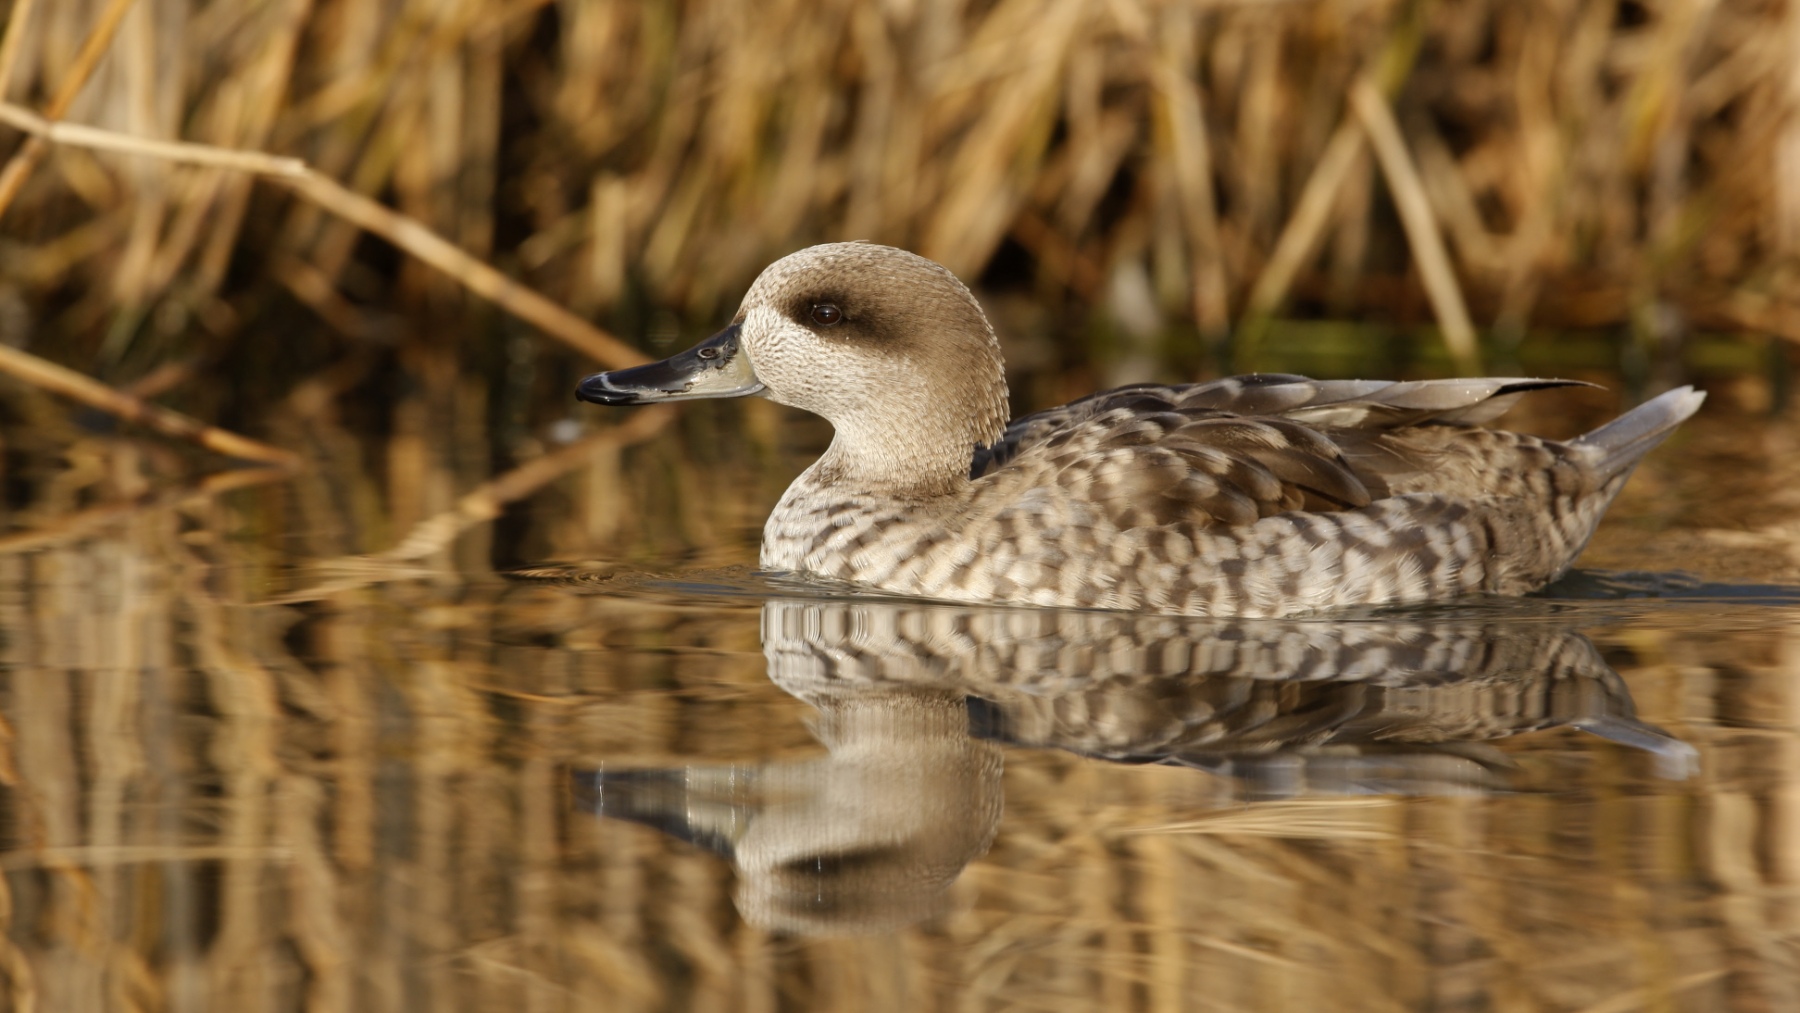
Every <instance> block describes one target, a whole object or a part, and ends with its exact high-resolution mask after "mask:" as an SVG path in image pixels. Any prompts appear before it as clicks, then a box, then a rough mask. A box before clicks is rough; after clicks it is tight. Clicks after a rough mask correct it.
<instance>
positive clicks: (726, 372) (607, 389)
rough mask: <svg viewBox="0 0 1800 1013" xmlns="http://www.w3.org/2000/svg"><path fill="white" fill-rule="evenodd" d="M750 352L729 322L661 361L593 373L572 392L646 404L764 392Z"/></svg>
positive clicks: (590, 397) (614, 402)
mask: <svg viewBox="0 0 1800 1013" xmlns="http://www.w3.org/2000/svg"><path fill="white" fill-rule="evenodd" d="M762 389H763V385H762V381H761V380H758V379H757V378H756V370H754V369H751V368H750V357H749V356H748V355H745V354H744V349H743V346H742V345H741V344H740V343H739V341H738V325H737V324H732V325H731V326H730V327H727V328H725V329H724V330H722V331H720V332H719V333H717V334H715V335H713V336H712V337H710V338H707V339H706V340H705V341H702V342H701V343H700V344H698V345H695V346H694V347H692V348H690V349H688V350H687V351H685V352H682V353H681V354H679V355H673V356H670V357H669V358H667V359H664V360H663V361H661V362H652V363H650V364H649V365H647V366H633V367H632V368H630V369H615V370H613V371H612V372H610V373H595V374H594V375H593V376H590V377H588V378H586V379H585V380H582V381H581V383H580V384H579V385H578V386H576V388H575V398H576V399H577V400H579V401H592V402H593V403H595V404H612V405H621V404H650V403H651V402H654V401H692V400H697V399H699V398H703V397H744V396H745V395H748V394H759V393H761V392H762Z"/></svg>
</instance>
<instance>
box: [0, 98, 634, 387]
mask: <svg viewBox="0 0 1800 1013" xmlns="http://www.w3.org/2000/svg"><path fill="white" fill-rule="evenodd" d="M0 122H5V123H7V124H9V125H11V126H13V127H17V128H18V129H20V130H23V131H25V132H27V133H29V134H31V135H33V137H34V139H40V140H44V141H46V142H52V141H53V142H57V143H63V144H72V145H78V146H80V147H84V148H92V149H94V150H97V151H115V152H126V153H131V154H139V155H150V156H153V157H156V158H162V159H166V160H168V161H172V162H182V163H187V164H192V165H207V166H214V167H217V168H222V169H236V170H239V171H242V172H250V173H255V174H257V175H260V176H265V177H268V178H270V179H272V180H274V181H275V182H279V183H282V184H284V185H286V186H288V187H289V188H290V189H292V190H294V191H295V192H296V193H298V194H300V195H301V196H303V197H305V198H307V199H308V200H310V201H312V202H313V203H315V204H317V205H319V206H320V207H322V208H324V209H325V210H327V211H330V212H331V213H333V214H335V215H337V216H339V217H341V218H343V219H345V220H346V221H349V222H352V223H354V224H356V225H358V226H360V227H362V228H364V229H367V230H368V231H370V232H373V233H375V234H376V235H378V236H381V237H382V238H383V239H386V240H387V241H388V242H391V243H393V244H394V245H395V246H398V247H399V248H401V249H403V250H405V251H406V252H408V253H410V254H412V255H413V256H415V257H417V258H419V259H420V260H422V261H424V262H425V263H427V264H430V265H431V266H433V267H435V268H437V269H438V270H440V271H443V272H444V273H445V274H448V275H450V276H451V277H452V278H455V279H456V280H457V281H460V282H462V283H463V285H465V286H466V287H468V289H469V290H470V291H472V292H474V293H476V294H477V295H481V296H484V297H486V298H487V299H489V300H491V301H493V302H494V303H495V304H496V305H498V306H500V307H501V308H502V309H505V310H507V311H509V312H511V313H512V314H513V315H515V316H517V317H519V318H521V319H523V320H525V321H527V322H529V323H531V324H534V325H536V326H537V327H538V328H539V329H541V330H542V331H544V333H546V334H548V335H550V336H551V337H554V338H556V339H557V340H559V341H561V342H563V343H564V344H566V345H568V346H570V347H571V348H574V349H575V350H576V351H579V352H582V353H584V354H586V355H588V356H589V357H591V358H593V359H594V360H595V361H596V362H599V363H600V364H602V365H605V366H608V367H611V368H613V369H620V368H623V367H626V366H636V365H641V364H642V363H645V362H648V361H650V360H649V359H648V358H647V357H645V356H644V355H643V353H641V352H639V351H637V350H636V349H634V348H632V347H631V346H630V345H627V344H625V343H624V342H622V341H620V340H619V339H618V338H615V337H613V336H612V335H610V334H608V333H606V332H605V331H603V330H601V329H600V328H598V327H595V326H594V325H593V324H590V323H588V322H587V321H585V320H583V319H581V318H580V317H578V316H576V315H575V314H573V313H570V312H569V311H568V310H565V309H563V308H562V307H561V306H558V305H557V304H555V303H553V302H551V301H550V300H549V299H546V298H544V297H543V296H541V295H539V294H538V293H536V292H534V291H532V290H531V289H529V288H526V287H525V286H523V285H520V284H518V283H517V282H515V281H513V280H512V279H511V278H508V277H507V276H506V275H504V274H502V273H500V272H499V271H497V270H495V269H494V268H492V267H490V266H488V265H487V264H485V263H483V262H482V261H480V260H478V259H476V258H475V257H473V256H470V255H469V254H468V253H465V252H463V251H462V250H461V249H459V248H457V247H456V246H455V245H454V244H452V243H451V242H450V241H449V240H446V239H445V238H443V237H442V236H440V235H438V234H437V233H436V232H433V231H432V230H431V229H429V228H427V227H426V226H425V225H423V224H422V223H420V222H419V221H418V220H417V219H414V218H412V217H409V216H407V215H403V214H401V213H399V212H397V211H394V210H392V209H390V208H387V207H384V206H383V205H382V204H380V203H379V202H377V201H374V200H370V199H369V198H367V197H364V196H363V195H361V194H359V193H355V192H353V191H351V190H350V189H348V188H346V187H345V186H343V185H342V184H340V183H338V182H336V181H335V180H331V179H328V178H326V177H325V176H322V175H320V174H319V173H317V172H315V171H313V170H312V169H310V168H308V167H307V165H306V163H305V162H303V161H301V160H300V159H297V158H284V157H281V156H278V155H270V154H267V153H265V152H260V151H237V150H232V149H227V148H219V147H215V146H213V145H209V144H194V143H191V142H188V141H158V140H153V139H150V138H141V137H132V136H130V135H128V134H121V133H118V132H116V131H111V130H101V129H99V128H97V127H90V126H85V125H81V124H73V123H54V122H50V121H49V120H46V119H45V118H43V117H40V116H37V115H35V114H33V113H31V112H30V111H29V110H26V109H22V108H20V107H19V106H16V105H12V104H10V103H0ZM3 210H4V208H0V211H3Z"/></svg>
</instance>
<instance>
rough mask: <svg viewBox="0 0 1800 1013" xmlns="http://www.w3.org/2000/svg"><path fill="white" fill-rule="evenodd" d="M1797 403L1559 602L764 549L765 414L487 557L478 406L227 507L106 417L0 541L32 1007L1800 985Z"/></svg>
mask: <svg viewBox="0 0 1800 1013" xmlns="http://www.w3.org/2000/svg"><path fill="white" fill-rule="evenodd" d="M1765 401H1766V398H1765V397H1763V396H1762V395H1761V394H1759V393H1758V389H1756V388H1754V385H1746V386H1744V387H1743V389H1741V390H1740V389H1738V388H1736V387H1733V386H1732V385H1730V384H1725V383H1721V384H1720V385H1719V389H1717V390H1716V391H1715V394H1714V400H1713V401H1712V402H1711V403H1709V405H1708V411H1707V413H1706V414H1704V415H1703V416H1702V417H1701V418H1700V419H1698V420H1696V424H1694V425H1693V426H1691V427H1690V429H1689V430H1688V431H1686V432H1684V433H1683V434H1681V435H1680V436H1679V437H1678V439H1677V441H1676V442H1674V443H1672V444H1671V445H1669V446H1667V447H1665V448H1664V449H1663V450H1661V451H1659V452H1658V453H1657V454H1656V455H1655V456H1654V457H1653V459H1652V462H1651V464H1650V465H1649V466H1647V467H1646V468H1645V469H1644V471H1643V472H1642V473H1640V475H1639V476H1638V477H1637V478H1636V479H1635V480H1634V482H1633V485H1632V486H1631V487H1630V489H1629V490H1628V492H1627V494H1626V496H1625V497H1624V499H1623V500H1622V501H1621V503H1620V504H1619V506H1618V507H1617V508H1616V510H1615V514H1614V516H1613V517H1612V518H1611V519H1610V520H1609V522H1608V525H1607V527H1606V528H1605V529H1604V531H1603V533H1602V535H1601V537H1600V538H1599V539H1598V540H1597V541H1596V544H1595V545H1594V547H1593V548H1592V550H1591V551H1590V553H1589V555H1588V557H1586V559H1585V560H1584V564H1583V567H1584V568H1583V570H1582V571H1581V572H1579V573H1577V574H1576V575H1574V576H1573V577H1572V578H1571V579H1569V580H1567V581H1565V582H1564V583H1563V584H1561V585H1559V586H1558V587H1556V588H1553V589H1551V591H1550V592H1549V593H1547V594H1546V595H1544V596H1542V597H1538V598H1534V599H1529V600H1524V601H1492V602H1476V603H1470V604H1468V605H1465V606H1459V607H1457V608H1453V609H1438V610H1421V611H1409V612H1405V613H1399V614H1387V615H1377V616H1368V617H1362V618H1359V619H1356V620H1339V621H1323V620H1315V621H1297V622H1256V623H1232V622H1221V621H1201V620H1181V619H1169V618H1161V617H1143V616H1131V615H1119V614H1105V613H1080V612H1057V611H1047V610H1022V609H961V608H951V607H945V606H937V605H929V604H922V603H916V602H907V601H903V600H889V599H880V598H858V597H852V596H845V595H841V594H833V593H828V592H824V591H820V590H818V589H812V588H808V587H805V586H803V585H798V584H794V583H791V582H780V581H771V580H768V579H766V578H763V577H761V576H758V575H756V574H755V573H753V572H752V571H751V570H750V569H749V566H748V564H749V562H750V561H751V560H752V559H753V557H754V544H755V528H756V526H757V525H758V524H759V523H760V519H761V516H762V513H763V511H765V510H766V509H767V507H768V505H769V503H770V502H772V501H773V498H774V497H775V496H776V495H778V494H779V492H780V489H781V487H782V485H783V484H784V483H785V482H786V480H787V478H789V477H790V476H791V475H792V474H793V473H794V472H795V470H797V467H798V465H799V463H800V462H802V461H803V460H804V456H805V454H806V452H807V451H808V449H809V448H811V447H814V446H816V445H817V443H818V440H819V438H820V435H821V434H820V432H819V430H818V428H817V427H816V426H811V425H809V424H807V423H805V422H803V421H796V420H793V419H789V418H787V417H786V416H785V415H782V414H781V413H779V412H776V411H774V410H772V409H771V408H770V407H769V406H766V405H748V406H730V407H714V406H706V405H701V406H696V407H695V410H693V411H691V412H688V413H687V414H685V415H684V416H683V417H682V419H681V421H680V424H679V427H678V428H674V429H670V430H667V431H665V432H663V433H661V434H659V435H657V436H655V437H653V438H652V439H650V440H649V441H648V442H645V443H643V444H641V445H638V446H635V447H631V448H627V449H622V450H620V449H608V448H602V449H601V450H600V451H599V452H597V455H596V456H594V457H593V458H592V463H591V464H584V466H583V467H581V468H579V469H577V470H575V471H572V472H570V473H568V474H566V475H564V476H563V477H561V478H558V479H556V480H555V481H554V482H552V483H551V484H550V485H548V486H547V487H545V488H544V489H543V490H541V491H539V492H538V493H537V494H536V495H534V496H532V497H531V498H529V499H527V500H524V501H521V503H519V504H518V505H516V506H515V507H514V508H512V509H511V510H510V511H508V512H507V513H506V514H505V516H504V517H502V518H501V520H500V521H499V522H498V523H495V524H480V523H476V520H477V519H478V518H477V517H476V514H478V513H479V511H477V510H475V508H473V507H468V509H467V510H466V511H465V513H466V514H467V516H468V517H469V520H468V523H467V524H466V525H465V526H466V527H467V528H468V530H467V531H466V532H465V533H464V534H463V535H462V536H461V537H460V538H459V539H457V540H456V541H454V542H450V541H448V540H447V536H446V537H441V538H438V539H437V540H436V541H433V540H432V537H431V535H432V532H433V531H439V533H440V534H442V533H444V532H447V531H449V530H452V529H453V528H454V526H455V522H454V520H453V519H452V520H450V521H444V520H443V517H445V516H450V515H443V514H441V512H442V511H446V510H453V509H455V507H456V503H457V497H458V496H460V495H462V494H463V493H464V492H467V491H468V490H470V489H471V488H474V487H476V486H477V485H478V484H479V483H480V482H481V481H483V480H484V479H486V478H488V477H490V476H489V475H488V473H487V472H486V471H485V468H486V463H485V460H486V459H485V456H484V455H483V454H482V453H479V452H478V450H477V449H471V447H476V448H478V447H479V445H480V444H479V441H480V440H481V439H482V438H483V437H482V434H481V432H480V431H479V427H476V431H475V432H474V433H473V435H471V434H470V433H468V432H466V431H463V430H459V429H458V428H457V426H456V425H449V424H442V423H443V421H444V418H449V417H452V416H451V414H449V413H451V408H453V407H455V403H454V398H450V399H449V400H447V401H444V402H441V403H437V404H435V405H434V404H433V403H429V402H421V404H420V405H419V406H417V410H416V411H415V412H414V413H413V414H412V415H408V414H407V413H406V412H407V410H408V409H406V406H402V408H401V410H400V411H398V412H397V413H396V418H398V419H400V420H401V421H400V423H397V424H396V427H395V431H394V432H392V433H389V434H386V436H385V438H384V441H383V442H382V443H379V444H376V443H373V442H371V441H370V440H369V439H368V438H367V437H366V436H364V435H362V434H358V433H356V432H354V431H352V430H351V429H350V428H348V427H347V424H346V423H342V422H340V421H338V420H336V419H335V418H334V417H332V416H331V415H330V413H326V412H318V411H313V412H310V413H309V412H307V411H303V410H301V409H300V408H298V407H295V408H292V410H291V411H290V412H289V414H287V415H284V416H283V417H282V421H281V423H280V425H279V426H278V427H277V432H276V435H277V437H278V438H280V439H282V440H283V441H284V442H287V443H288V444H289V445H294V446H304V447H306V448H308V452H309V453H310V454H312V455H313V457H314V460H315V462H316V464H315V467H314V468H313V469H312V470H311V471H309V472H308V473H307V474H306V475H304V476H301V477H300V478H297V479H290V480H282V481H258V480H257V478H256V477H255V476H247V477H246V476H239V477H238V478H236V479H233V480H232V483H235V484H241V485H242V486H243V487H242V488H237V489H229V488H224V487H223V486H222V485H220V483H219V480H216V479H215V480H213V484H210V485H208V484H204V480H203V479H202V478H201V477H200V476H198V475H186V476H185V477H182V478H180V480H166V478H167V475H168V474H169V473H170V471H171V469H173V470H176V471H179V469H178V468H176V466H175V465H173V464H169V463H167V462H165V461H164V460H163V459H162V458H163V457H166V456H167V455H168V450H167V448H166V447H161V446H159V445H158V444H156V443H154V441H150V440H142V441H139V440H136V439H133V438H130V437H121V436H118V435H92V434H90V435H88V436H84V437H82V440H81V442H79V443H78V444H76V445H75V449H73V450H71V451H69V452H68V453H67V455H66V458H64V459H63V460H61V461H60V462H59V463H58V464H57V466H56V467H55V468H46V470H45V471H44V473H43V474H42V475H39V476H37V477H32V476H26V478H30V479H31V480H32V481H35V482H37V484H36V485H35V486H33V488H34V489H35V490H36V491H35V493H34V495H35V497H36V499H34V505H33V506H32V507H31V508H30V509H28V510H26V511H24V512H22V513H21V514H19V515H18V516H16V517H15V518H14V527H13V532H12V533H11V534H9V535H7V536H5V538H4V539H0V644H3V650H4V668H3V669H0V716H3V717H4V724H3V725H0V786H3V793H0V799H3V801H4V805H3V808H0V869H3V871H4V877H3V880H0V882H3V884H4V894H3V895H0V921H3V922H4V924H5V932H4V933H3V934H0V979H3V980H4V982H5V986H4V995H5V997H6V1002H7V1008H11V1009H21V1010H24V1009H39V1010H127V1009H130V1010H139V1009H142V1010H162V1009H169V1010H233V1011H236V1010H253V1011H260V1010H313V1011H337V1010H380V1011H386V1010H408V1011H411V1010H440V1009H441V1010H477V1009H482V1010H485V1009H505V1010H575V1009H581V1010H606V1011H637V1010H645V1011H648V1010H674V1009H680V1010H685V1009H697V1010H715V1009H718V1010H746V1011H761V1010H786V1009H835V1010H847V1011H853V1010H918V1009H955V1010H964V1009H967V1010H1000V1009H1008V1010H1011V1009H1019V1010H1036V1009H1050V1010H1077V1009H1108V1010H1112V1009H1118V1010H1156V1011H1162V1010H1170V1011H1173V1010H1293V1009H1346V1010H1559V1011H1560V1010H1568V1011H1585V1013H1622V1011H1630V1010H1640V1009H1641V1010H1790V1009H1800V973H1797V972H1800V968H1797V966H1796V965H1797V964H1800V952H1797V949H1796V943H1797V941H1800V898H1797V897H1796V896H1795V886H1796V883H1800V739H1797V738H1796V730H1797V726H1800V682H1797V680H1800V526H1797V524H1796V521H1795V518H1796V517H1797V516H1800V513H1796V511H1795V506H1796V502H1795V500H1796V497H1800V468H1797V467H1796V465H1795V462H1796V461H1800V455H1796V453H1795V452H1794V451H1795V449H1796V445H1797V444H1800V425H1796V424H1795V422H1794V420H1793V419H1791V418H1779V417H1777V418H1771V417H1770V416H1769V415H1768V412H1767V408H1766V404H1765ZM1612 408H1613V403H1612V402H1610V401H1608V400H1606V397H1605V396H1604V395H1599V394H1595V395H1593V396H1592V398H1590V400H1587V401H1582V400H1580V398H1577V399H1576V400H1575V401H1574V402H1572V403H1569V404H1567V405H1565V406H1562V407H1558V406H1557V405H1555V404H1553V405H1551V406H1549V407H1545V408H1540V409H1539V414H1537V415H1534V416H1530V417H1527V418H1524V419H1521V420H1519V425H1520V427H1521V428H1535V429H1537V430H1539V431H1546V432H1552V433H1557V432H1561V433H1567V432H1571V431H1574V430H1576V429H1579V428H1581V427H1582V426H1584V425H1587V424H1589V423H1591V422H1592V421H1594V420H1595V419H1597V418H1598V417H1600V416H1602V415H1604V414H1606V413H1608V412H1610V411H1611V410H1612ZM434 412H437V413H440V415H441V416H442V417H440V416H439V415H434V414H433V413H434ZM408 419H410V420H411V421H410V422H409V421H407V420H408ZM608 421H611V417H609V418H608ZM465 428H466V427H465ZM530 438H539V439H541V438H542V437H530ZM19 440H28V437H27V436H19V437H17V438H16V439H15V440H14V442H13V443H12V444H11V445H12V446H14V447H15V449H16V448H17V447H18V446H19V445H20V444H19V442H18V441H19ZM26 449H27V450H29V449H30V448H29V446H27V447H26ZM553 449H554V447H553V445H552V444H551V443H550V442H549V441H547V440H546V442H545V443H544V446H543V450H545V451H550V450H553ZM159 455H160V456H159ZM190 467H191V466H190ZM71 476H72V477H71ZM370 476H376V477H370ZM15 479H16V480H19V481H23V480H25V479H23V478H19V477H18V476H15ZM232 483H227V484H232ZM120 504H123V505H120ZM465 506H467V505H466V504H465ZM433 517H439V521H433V520H432V518H433ZM421 522H423V523H425V525H426V527H425V528H420V527H418V526H417V525H419V524H420V523H421ZM433 523H439V524H440V525H442V524H449V525H451V527H448V528H444V527H441V526H440V528H439V529H433V528H431V527H430V525H431V524H433ZM409 532H410V533H411V535H412V536H414V537H424V538H425V543H424V544H425V545H426V551H416V552H411V553H403V554H402V555H406V556H408V557H409V558H405V559H401V558H398V557H396V556H393V555H390V556H386V557H382V556H371V555H370V553H375V552H379V551H381V550H384V549H387V548H389V547H391V546H393V545H395V544H401V543H403V542H404V541H405V539H406V538H407V537H408V536H409ZM421 532H424V534H423V535H421V534H420V533H421ZM414 544H415V545H417V544H420V543H414ZM496 557H498V558H514V559H521V560H524V559H549V560H557V561H560V562H557V563H554V564H550V565H543V566H537V567H533V568H531V569H530V570H529V571H527V572H525V573H521V574H513V575H502V574H496V573H494V572H492V571H491V570H489V569H488V568H487V567H486V566H485V565H484V562H485V561H486V560H488V559H491V558H496Z"/></svg>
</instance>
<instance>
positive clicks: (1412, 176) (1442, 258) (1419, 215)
mask: <svg viewBox="0 0 1800 1013" xmlns="http://www.w3.org/2000/svg"><path fill="white" fill-rule="evenodd" d="M1350 105H1351V108H1353V109H1354V110H1355V111H1356V118H1357V120H1358V122H1360V123H1361V124H1362V127H1363V130H1365V131H1366V132H1367V133H1368V136H1369V143H1370V145H1371V146H1373V147H1374V149H1375V160H1376V161H1377V162H1379V163H1380V164H1381V172H1382V175H1384V176H1385V177H1387V181H1388V192H1390V193H1392V194H1393V195H1394V205H1395V207H1396V208H1398V209H1399V212H1400V223H1401V225H1402V227H1404V228H1405V230H1406V238H1407V240H1408V241H1409V242H1410V243H1411V244H1412V251H1413V258H1414V260H1415V261H1416V262H1417V263H1418V265H1419V276H1420V277H1421V278H1422V279H1423V280H1424V282H1425V293H1426V295H1427V296H1428V297H1429V298H1430V299H1431V308H1432V310H1433V311H1434V312H1435V313H1436V314H1437V318H1438V326H1439V327H1440V328H1442V329H1443V332H1444V343H1445V344H1447V345H1448V346H1449V347H1450V358H1451V359H1452V360H1453V361H1454V362H1455V363H1456V366H1457V368H1458V369H1461V370H1462V371H1464V372H1465V373H1469V374H1479V373H1480V372H1481V358H1480V354H1479V352H1478V350H1477V348H1476V342H1475V325H1474V324H1472V323H1470V321H1469V309H1468V306H1467V305H1466V304H1465V303H1464V302H1463V297H1462V289H1461V287H1459V286H1458V285H1457V283H1456V272H1455V270H1454V269H1453V268H1451V266H1450V255H1449V253H1448V252H1446V251H1445V249H1444V237H1443V235H1442V234H1441V233H1440V232H1439V231H1438V226H1437V218H1436V216H1435V215H1433V214H1432V211H1431V202H1430V201H1429V200H1428V199H1426V196H1425V186H1424V184H1423V183H1421V182H1420V181H1419V171H1418V169H1416V168H1415V167H1414V166H1413V160H1412V156H1411V155H1409V154H1408V153H1407V150H1406V140H1405V138H1403V137H1402V136H1401V135H1400V125H1399V124H1398V123H1396V122H1394V111H1393V109H1391V108H1389V106H1388V101H1387V98H1386V96H1384V95H1382V93H1381V88H1380V87H1379V86H1378V85H1376V83H1375V82H1374V81H1373V80H1372V79H1371V78H1370V77H1369V76H1368V75H1366V74H1365V75H1361V76H1359V77H1358V78H1357V79H1356V83H1355V84H1352V85H1351V86H1350Z"/></svg>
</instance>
